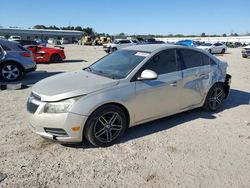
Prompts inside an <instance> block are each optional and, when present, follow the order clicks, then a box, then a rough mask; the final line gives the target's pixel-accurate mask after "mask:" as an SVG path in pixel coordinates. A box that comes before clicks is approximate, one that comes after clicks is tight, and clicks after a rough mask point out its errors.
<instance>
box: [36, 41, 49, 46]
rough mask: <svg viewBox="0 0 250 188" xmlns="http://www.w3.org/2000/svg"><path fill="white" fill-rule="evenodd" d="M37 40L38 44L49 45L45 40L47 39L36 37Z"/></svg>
mask: <svg viewBox="0 0 250 188" xmlns="http://www.w3.org/2000/svg"><path fill="white" fill-rule="evenodd" d="M35 41H36V42H37V44H38V45H40V46H45V47H46V46H47V43H48V42H47V41H45V40H42V39H35Z"/></svg>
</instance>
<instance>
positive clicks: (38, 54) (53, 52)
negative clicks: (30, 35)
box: [24, 45, 66, 63]
mask: <svg viewBox="0 0 250 188" xmlns="http://www.w3.org/2000/svg"><path fill="white" fill-rule="evenodd" d="M24 47H26V48H27V49H28V50H30V51H32V54H33V56H34V61H35V62H37V63H60V62H62V61H63V60H64V59H65V58H66V56H65V53H64V50H63V49H60V48H49V47H44V46H37V45H28V46H24Z"/></svg>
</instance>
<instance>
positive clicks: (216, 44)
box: [214, 43, 222, 46]
mask: <svg viewBox="0 0 250 188" xmlns="http://www.w3.org/2000/svg"><path fill="white" fill-rule="evenodd" d="M221 45H222V44H221V43H215V44H214V46H221Z"/></svg>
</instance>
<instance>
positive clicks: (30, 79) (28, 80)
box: [0, 71, 63, 89]
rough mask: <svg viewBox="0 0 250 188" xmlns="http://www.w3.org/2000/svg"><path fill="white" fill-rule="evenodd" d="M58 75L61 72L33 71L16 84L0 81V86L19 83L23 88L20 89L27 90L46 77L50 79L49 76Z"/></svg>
mask: <svg viewBox="0 0 250 188" xmlns="http://www.w3.org/2000/svg"><path fill="white" fill-rule="evenodd" d="M59 73H63V72H47V71H35V72H32V73H29V74H27V75H26V76H25V77H23V78H22V80H20V81H17V82H5V81H2V80H0V86H5V85H7V84H19V83H21V84H22V86H23V87H22V89H24V88H27V87H29V86H31V85H33V84H35V83H36V82H38V81H40V80H42V79H44V78H47V77H50V76H53V75H56V74H59Z"/></svg>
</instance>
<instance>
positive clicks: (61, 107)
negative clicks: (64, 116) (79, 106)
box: [44, 98, 78, 113]
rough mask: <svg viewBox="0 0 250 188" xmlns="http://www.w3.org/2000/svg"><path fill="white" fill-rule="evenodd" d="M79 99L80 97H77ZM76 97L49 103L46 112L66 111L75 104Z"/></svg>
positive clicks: (45, 108)
mask: <svg viewBox="0 0 250 188" xmlns="http://www.w3.org/2000/svg"><path fill="white" fill-rule="evenodd" d="M76 99H78V98H76ZM76 99H75V98H74V99H67V100H63V101H59V102H51V103H47V104H46V105H45V107H44V112H45V113H65V112H67V111H68V109H69V108H70V107H71V106H72V105H73V104H74V102H75V101H76Z"/></svg>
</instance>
